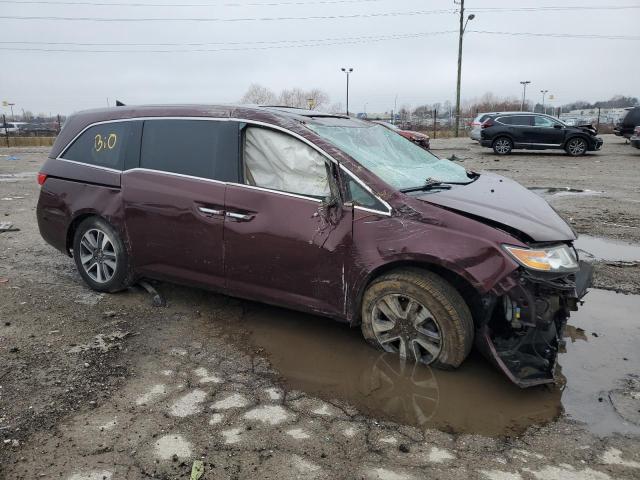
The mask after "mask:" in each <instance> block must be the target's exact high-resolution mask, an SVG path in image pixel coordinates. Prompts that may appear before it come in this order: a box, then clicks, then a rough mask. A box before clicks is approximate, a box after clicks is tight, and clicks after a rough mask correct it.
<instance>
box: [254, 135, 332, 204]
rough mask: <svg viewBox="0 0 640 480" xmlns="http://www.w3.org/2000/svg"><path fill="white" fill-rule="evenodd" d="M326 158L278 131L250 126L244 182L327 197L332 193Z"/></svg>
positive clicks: (311, 195)
mask: <svg viewBox="0 0 640 480" xmlns="http://www.w3.org/2000/svg"><path fill="white" fill-rule="evenodd" d="M327 172H328V167H327V162H326V161H325V158H324V157H323V156H322V155H321V154H320V153H319V152H317V151H316V150H314V149H313V148H311V147H310V146H309V145H307V144H305V143H303V142H301V141H300V140H298V139H296V138H294V137H292V136H291V135H287V134H285V133H282V132H278V131H276V130H270V129H267V128H259V127H248V128H247V129H246V131H245V135H244V181H245V183H246V184H247V185H254V186H257V187H262V188H269V189H272V190H279V191H283V192H288V193H296V194H298V195H306V196H310V197H316V198H326V197H328V196H330V195H331V190H330V188H329V181H328V174H327Z"/></svg>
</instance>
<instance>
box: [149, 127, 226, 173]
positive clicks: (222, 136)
mask: <svg viewBox="0 0 640 480" xmlns="http://www.w3.org/2000/svg"><path fill="white" fill-rule="evenodd" d="M238 142H239V130H238V124H237V123H235V122H226V121H215V120H146V121H145V122H144V129H143V132H142V153H141V156H140V166H141V167H142V168H148V169H150V170H159V171H163V172H171V173H179V174H182V175H189V176H193V177H201V178H208V179H213V180H220V181H229V182H236V181H238V177H239V172H238V170H239V163H238Z"/></svg>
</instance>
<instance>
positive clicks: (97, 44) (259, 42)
mask: <svg viewBox="0 0 640 480" xmlns="http://www.w3.org/2000/svg"><path fill="white" fill-rule="evenodd" d="M452 32H455V30H445V31H439V32H415V33H404V34H402V33H399V34H390V35H360V36H354V37H327V38H310V39H309V38H307V39H289V40H255V41H244V42H166V43H129V42H127V43H103V42H42V41H33V40H28V41H23V42H21V41H16V40H2V41H0V44H4V45H17V44H20V45H64V46H82V47H194V46H195V47H199V46H207V45H265V44H266V45H271V44H274V45H277V44H283V43H293V44H295V43H314V42H330V41H349V40H370V39H392V40H393V39H396V38H401V39H403V38H414V37H423V36H429V35H443V34H447V33H452ZM145 51H146V50H145Z"/></svg>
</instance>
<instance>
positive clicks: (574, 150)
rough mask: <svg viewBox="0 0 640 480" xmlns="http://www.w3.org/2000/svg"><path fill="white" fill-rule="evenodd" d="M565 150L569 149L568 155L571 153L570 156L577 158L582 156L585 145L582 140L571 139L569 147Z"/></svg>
mask: <svg viewBox="0 0 640 480" xmlns="http://www.w3.org/2000/svg"><path fill="white" fill-rule="evenodd" d="M567 148H568V149H569V153H571V155H575V156H577V155H582V154H583V153H584V152H585V151H586V149H587V145H586V142H585V141H584V140H583V139H581V138H573V139H571V140H569V145H568V146H567Z"/></svg>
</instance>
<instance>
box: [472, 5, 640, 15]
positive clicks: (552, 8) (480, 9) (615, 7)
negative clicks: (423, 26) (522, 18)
mask: <svg viewBox="0 0 640 480" xmlns="http://www.w3.org/2000/svg"><path fill="white" fill-rule="evenodd" d="M637 8H640V5H607V6H598V5H584V6H582V5H578V6H572V7H569V6H563V7H556V6H546V7H475V8H469V9H468V10H469V11H472V12H478V13H492V12H509V13H511V12H538V11H563V10H573V11H575V10H625V9H637Z"/></svg>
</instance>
